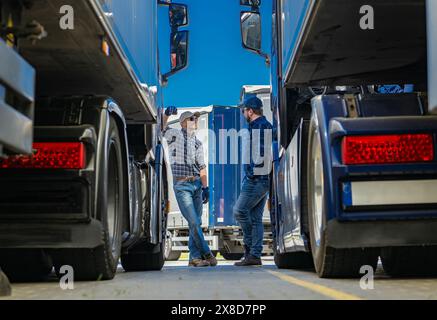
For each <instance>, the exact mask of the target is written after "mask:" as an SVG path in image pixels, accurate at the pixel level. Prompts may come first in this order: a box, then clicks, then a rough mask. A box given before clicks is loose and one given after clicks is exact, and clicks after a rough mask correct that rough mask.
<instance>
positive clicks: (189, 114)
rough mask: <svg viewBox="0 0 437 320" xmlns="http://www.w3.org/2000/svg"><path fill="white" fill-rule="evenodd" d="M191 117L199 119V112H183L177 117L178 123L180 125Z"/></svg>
mask: <svg viewBox="0 0 437 320" xmlns="http://www.w3.org/2000/svg"><path fill="white" fill-rule="evenodd" d="M192 116H195V117H196V118H199V117H200V112H194V113H192V112H191V111H185V112H183V113H182V114H181V116H180V117H179V122H180V123H182V122H184V121H185V120H187V119H189V118H191V117H192Z"/></svg>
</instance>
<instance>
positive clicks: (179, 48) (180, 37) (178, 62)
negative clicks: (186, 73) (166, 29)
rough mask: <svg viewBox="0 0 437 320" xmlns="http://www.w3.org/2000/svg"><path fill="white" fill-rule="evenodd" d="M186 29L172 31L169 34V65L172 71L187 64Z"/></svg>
mask: <svg viewBox="0 0 437 320" xmlns="http://www.w3.org/2000/svg"><path fill="white" fill-rule="evenodd" d="M187 57H188V31H177V32H172V33H171V35H170V65H171V72H172V73H174V72H176V71H179V70H181V69H183V68H185V67H186V66H187Z"/></svg>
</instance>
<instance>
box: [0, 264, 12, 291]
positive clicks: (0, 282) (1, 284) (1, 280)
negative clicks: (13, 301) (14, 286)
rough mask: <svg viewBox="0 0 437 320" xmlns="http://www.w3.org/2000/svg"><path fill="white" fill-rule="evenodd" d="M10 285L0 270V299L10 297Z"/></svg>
mask: <svg viewBox="0 0 437 320" xmlns="http://www.w3.org/2000/svg"><path fill="white" fill-rule="evenodd" d="M11 292H12V290H11V284H10V283H9V279H8V277H7V276H6V275H5V274H4V272H3V271H2V269H0V297H5V296H10V295H11Z"/></svg>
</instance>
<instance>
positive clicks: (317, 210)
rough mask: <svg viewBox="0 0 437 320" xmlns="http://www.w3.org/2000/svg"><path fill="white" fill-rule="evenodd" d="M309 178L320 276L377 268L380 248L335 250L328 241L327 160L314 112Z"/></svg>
mask: <svg viewBox="0 0 437 320" xmlns="http://www.w3.org/2000/svg"><path fill="white" fill-rule="evenodd" d="M307 179H308V180H307V185H308V218H309V219H308V220H309V221H308V222H309V233H310V242H311V251H312V254H313V260H314V266H315V269H316V272H317V274H318V275H319V277H321V278H331V277H359V276H360V268H361V267H362V266H363V265H370V266H372V267H373V269H374V270H375V269H376V266H377V263H378V256H379V250H378V249H335V248H332V247H328V246H327V245H326V243H325V228H326V209H325V192H324V190H325V185H324V180H325V178H324V163H323V153H322V143H321V133H320V132H319V126H318V120H317V116H316V115H315V114H314V113H313V115H312V118H311V123H310V129H309V144H308V170H307Z"/></svg>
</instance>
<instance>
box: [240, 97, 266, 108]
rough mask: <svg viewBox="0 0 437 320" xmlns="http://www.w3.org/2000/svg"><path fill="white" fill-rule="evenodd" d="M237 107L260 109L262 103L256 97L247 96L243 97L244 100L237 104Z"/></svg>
mask: <svg viewBox="0 0 437 320" xmlns="http://www.w3.org/2000/svg"><path fill="white" fill-rule="evenodd" d="M239 107H240V108H247V109H253V110H256V109H262V108H263V103H262V101H261V100H260V99H259V98H257V97H248V98H246V99H244V101H243V102H242V103H241V104H240V105H239Z"/></svg>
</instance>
